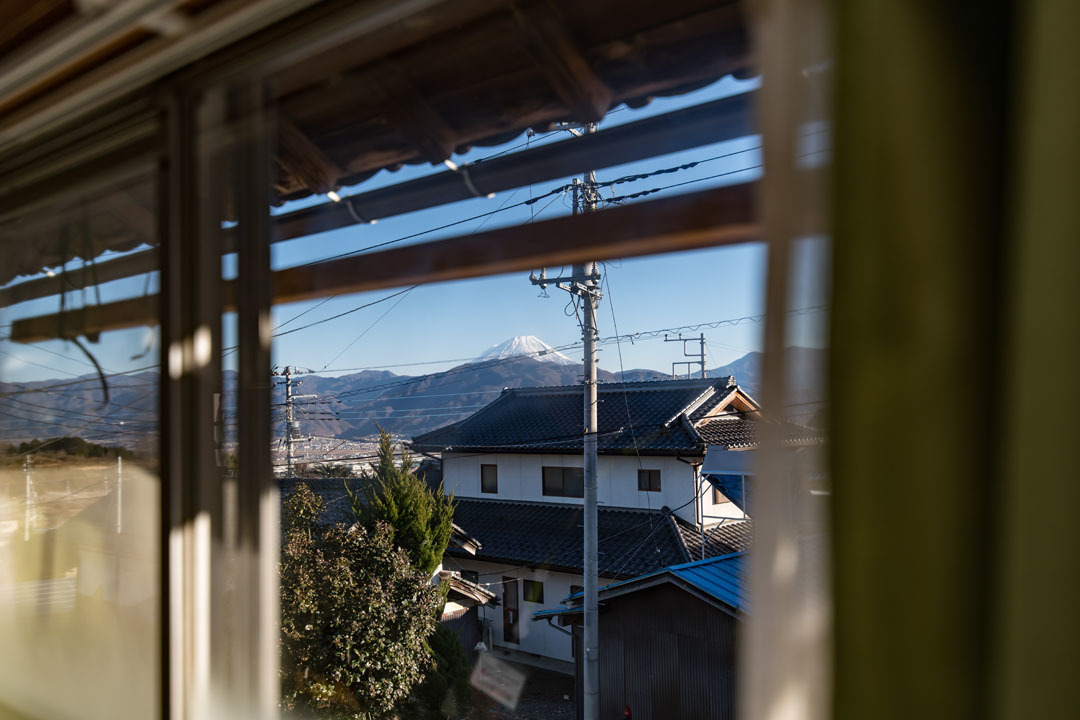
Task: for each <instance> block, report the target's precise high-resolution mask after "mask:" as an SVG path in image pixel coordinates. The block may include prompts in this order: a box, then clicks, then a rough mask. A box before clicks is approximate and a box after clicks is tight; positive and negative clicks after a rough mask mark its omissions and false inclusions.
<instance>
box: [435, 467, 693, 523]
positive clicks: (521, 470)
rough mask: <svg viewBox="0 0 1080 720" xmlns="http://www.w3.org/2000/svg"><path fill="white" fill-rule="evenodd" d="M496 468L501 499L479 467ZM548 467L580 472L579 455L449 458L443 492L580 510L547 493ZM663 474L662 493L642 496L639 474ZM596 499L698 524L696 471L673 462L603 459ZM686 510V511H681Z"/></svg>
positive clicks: (577, 501) (578, 501)
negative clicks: (484, 483) (484, 484)
mask: <svg viewBox="0 0 1080 720" xmlns="http://www.w3.org/2000/svg"><path fill="white" fill-rule="evenodd" d="M482 464H484V465H497V466H498V468H499V470H498V478H499V483H498V485H499V491H498V493H482V492H480V465H482ZM545 466H561V467H581V466H582V458H581V455H580V454H574V455H537V454H499V455H495V454H492V455H478V454H473V453H469V454H461V455H455V454H453V453H445V454H444V455H443V487H444V488H445V490H446V491H447V492H453V493H454V494H455V495H456V496H458V497H470V498H486V499H490V500H532V501H541V502H553V503H558V502H565V503H571V504H581V498H570V497H553V496H549V495H544V493H543V468H544V467H545ZM639 468H642V469H646V470H659V471H660V491H659V492H652V491H641V490H638V472H637V471H638V469H639ZM597 471H598V477H597V494H598V502H599V503H600V505H608V506H611V507H627V508H642V509H652V510H659V509H660V508H662V507H663V506H665V505H667V506H668V507H669V508H673V509H674V508H679V509H678V510H677V511H676V512H677V514H678V515H679V516H680V517H682V518H683V519H685V520H687V521H689V522H695V517H694V516H695V512H696V509H695V506H694V502H693V497H694V468H693V467H692V466H691V465H689V464H688V463H685V462H682V461H680V460H677V459H675V458H673V457H654V456H647V455H643V456H642V457H641V460H640V465H639V461H638V458H637V457H635V456H610V455H601V456H600V457H599V460H598V463H597ZM679 506H683V507H681V508H680V507H679Z"/></svg>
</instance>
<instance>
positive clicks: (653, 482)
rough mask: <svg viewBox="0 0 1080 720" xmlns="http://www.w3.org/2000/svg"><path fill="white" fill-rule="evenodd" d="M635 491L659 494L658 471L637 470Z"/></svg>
mask: <svg viewBox="0 0 1080 720" xmlns="http://www.w3.org/2000/svg"><path fill="white" fill-rule="evenodd" d="M637 489H638V490H645V491H648V492H660V471H659V470H638V471H637Z"/></svg>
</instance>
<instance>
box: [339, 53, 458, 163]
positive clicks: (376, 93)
mask: <svg viewBox="0 0 1080 720" xmlns="http://www.w3.org/2000/svg"><path fill="white" fill-rule="evenodd" d="M350 84H351V85H353V86H354V87H356V88H357V90H358V91H359V92H363V93H366V94H367V95H369V96H370V97H371V98H372V101H373V102H374V104H375V105H376V106H377V107H378V108H379V109H380V110H381V112H382V114H383V115H384V117H385V118H386V120H387V122H388V123H389V125H390V127H392V128H394V131H395V132H396V133H398V134H399V135H401V136H402V137H403V138H405V140H406V141H408V142H409V144H411V145H413V146H414V147H415V148H416V149H417V151H419V153H420V156H421V157H423V158H424V159H425V160H427V161H428V162H430V163H431V164H432V165H438V164H439V163H441V162H442V161H443V160H446V159H447V158H448V157H450V156H451V155H452V154H453V153H454V148H455V147H456V146H457V132H456V131H455V130H454V129H453V128H451V127H450V126H449V125H448V124H447V123H446V120H444V119H443V117H442V115H440V114H439V112H438V111H437V110H436V109H435V108H433V107H432V106H431V105H430V104H429V103H428V101H427V100H426V99H425V98H424V96H423V95H422V94H421V93H420V91H419V90H418V89H417V88H416V86H415V85H413V83H412V81H411V80H410V79H409V76H408V74H407V73H406V72H405V71H404V70H402V69H401V68H400V67H398V66H397V65H395V64H394V63H390V62H380V63H378V64H377V66H376V67H375V68H374V69H373V70H371V71H368V72H365V73H364V74H363V75H362V76H361V78H360V79H358V80H356V81H354V82H352V83H350Z"/></svg>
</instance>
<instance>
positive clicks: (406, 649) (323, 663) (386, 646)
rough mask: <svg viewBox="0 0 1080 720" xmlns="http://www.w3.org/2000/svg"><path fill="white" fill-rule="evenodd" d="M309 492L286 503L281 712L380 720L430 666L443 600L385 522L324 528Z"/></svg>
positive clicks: (318, 503)
mask: <svg viewBox="0 0 1080 720" xmlns="http://www.w3.org/2000/svg"><path fill="white" fill-rule="evenodd" d="M324 507H325V506H324V503H323V501H322V499H321V498H320V497H319V496H317V495H316V494H315V493H313V492H312V491H311V489H310V488H309V487H308V486H307V485H306V484H304V483H300V484H299V485H297V487H296V490H295V491H294V492H293V493H292V494H291V495H290V496H289V497H288V498H287V500H286V501H285V507H284V512H283V515H282V525H283V529H284V533H285V537H284V547H283V550H282V562H281V609H282V667H281V681H282V694H283V699H282V705H283V706H284V707H285V709H286V710H297V711H301V712H303V713H305V714H308V715H315V716H318V717H324V718H334V719H335V720H336V719H338V718H342V719H344V718H349V719H350V720H380V719H382V718H389V717H392V716H393V711H394V707H395V706H396V705H397V704H399V703H400V702H402V701H403V700H404V699H405V698H406V697H407V696H408V694H409V692H410V690H411V689H412V688H413V687H414V686H415V685H417V684H418V683H419V682H420V681H421V680H422V679H423V677H424V673H425V672H426V671H427V670H428V669H429V668H430V667H431V666H432V654H431V649H430V647H429V646H428V643H427V638H428V637H429V636H430V635H431V633H432V632H433V630H434V628H435V617H436V612H437V610H438V606H439V603H440V602H441V597H440V594H439V592H438V590H437V589H436V588H434V587H432V586H431V585H430V584H429V582H428V579H429V576H428V575H427V574H426V573H424V572H420V571H418V570H416V569H414V568H413V567H412V566H411V565H410V563H409V559H408V557H407V555H406V554H405V553H404V552H402V551H401V550H400V549H399V548H397V547H395V545H394V542H393V535H392V532H391V529H390V527H389V526H388V525H386V524H385V523H376V524H374V525H373V526H371V527H370V528H366V527H362V526H353V527H352V528H347V527H346V526H344V525H333V526H329V527H327V526H322V525H320V524H319V517H320V515H321V514H322V511H323V509H324Z"/></svg>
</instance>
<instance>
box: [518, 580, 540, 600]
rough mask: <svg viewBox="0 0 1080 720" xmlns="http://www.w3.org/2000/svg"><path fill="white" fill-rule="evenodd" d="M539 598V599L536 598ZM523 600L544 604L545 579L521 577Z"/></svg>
mask: <svg viewBox="0 0 1080 720" xmlns="http://www.w3.org/2000/svg"><path fill="white" fill-rule="evenodd" d="M534 598H538V599H534ZM521 600H522V602H531V603H536V604H538V605H543V604H544V581H543V580H529V579H528V578H522V579H521Z"/></svg>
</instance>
